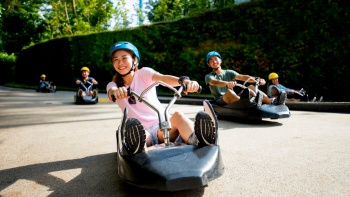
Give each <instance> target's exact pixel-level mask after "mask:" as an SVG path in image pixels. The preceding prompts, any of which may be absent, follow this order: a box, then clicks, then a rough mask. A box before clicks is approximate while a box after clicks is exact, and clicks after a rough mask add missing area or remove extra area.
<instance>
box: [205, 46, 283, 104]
mask: <svg viewBox="0 0 350 197" xmlns="http://www.w3.org/2000/svg"><path fill="white" fill-rule="evenodd" d="M206 63H207V65H208V66H209V67H210V68H211V72H210V73H209V74H207V75H206V76H205V83H206V84H208V85H209V88H210V92H211V94H212V95H213V96H214V99H215V101H216V103H217V104H218V105H220V106H224V105H228V104H231V103H233V102H237V101H238V100H240V95H239V94H237V93H236V92H235V91H234V90H233V88H234V87H235V85H236V81H243V82H245V81H247V80H248V81H247V82H249V83H255V82H256V81H255V79H256V78H254V77H252V76H249V75H242V74H239V73H238V72H236V71H234V70H229V69H227V70H224V69H222V68H221V63H222V60H221V56H220V54H219V53H218V52H216V51H211V52H209V53H208V54H207V56H206ZM259 83H260V85H265V84H266V81H265V79H262V78H260V81H259ZM248 88H249V89H250V90H252V91H250V92H251V94H250V95H251V96H255V94H256V98H257V99H258V98H259V97H261V94H262V99H261V102H262V103H264V104H276V105H280V104H284V101H285V99H286V93H285V92H281V94H279V96H278V98H274V99H270V98H269V97H268V96H267V95H266V94H265V93H263V92H262V91H258V92H255V87H254V86H253V85H250V86H248ZM254 92H255V94H254Z"/></svg>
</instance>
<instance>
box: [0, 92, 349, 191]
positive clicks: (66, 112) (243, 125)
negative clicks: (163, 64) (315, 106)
mask: <svg viewBox="0 0 350 197" xmlns="http://www.w3.org/2000/svg"><path fill="white" fill-rule="evenodd" d="M73 95H74V92H67V91H57V92H56V93H37V92H35V91H34V90H29V89H19V88H9V87H4V86H0V117H1V118H0V153H1V156H0V158H1V160H0V196H1V197H5V196H6V197H7V196H11V197H12V196H35V197H39V196H208V197H209V196H210V197H216V196H220V197H221V196H317V197H319V196H350V187H349V186H350V146H349V144H350V132H349V131H350V129H349V128H350V121H349V120H350V119H349V118H350V116H349V115H350V114H349V113H344V111H337V112H336V111H334V110H333V111H332V112H324V111H323V112H320V111H317V110H300V108H299V109H297V110H291V114H292V115H291V117H290V118H286V119H278V120H270V119H264V120H263V121H261V122H235V121H231V120H219V144H220V148H221V154H222V157H223V162H224V165H225V173H224V174H223V175H222V176H221V177H219V178H218V179H216V180H214V181H211V182H210V183H209V185H208V186H207V187H204V188H197V189H193V190H186V191H179V192H160V191H155V190H143V189H136V188H134V187H132V186H129V185H127V184H126V183H125V182H123V180H121V179H120V178H119V177H118V173H117V160H116V141H115V131H116V129H117V127H118V126H119V123H120V118H121V111H120V109H119V108H118V107H117V106H116V105H115V104H114V103H110V102H108V101H107V99H106V95H105V94H100V96H99V98H100V99H99V100H100V102H99V103H98V104H96V105H75V104H74V103H73ZM163 99H165V101H166V100H167V98H163ZM182 99H183V100H184V102H183V103H181V102H179V101H180V100H182ZM180 100H178V102H176V104H175V105H174V107H173V108H172V109H171V112H172V111H175V110H181V111H182V112H184V113H185V114H186V115H188V117H190V118H191V119H193V118H194V117H195V115H196V113H197V111H199V110H202V106H201V105H199V104H198V101H196V103H197V104H198V105H197V104H195V105H193V104H185V100H186V98H181V99H180ZM195 100H198V99H195ZM165 101H164V102H165ZM191 102H194V101H193V100H192V101H191ZM346 105H347V103H344V106H346ZM184 167H185V166H184Z"/></svg>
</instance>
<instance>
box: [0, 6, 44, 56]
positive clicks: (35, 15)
mask: <svg viewBox="0 0 350 197" xmlns="http://www.w3.org/2000/svg"><path fill="white" fill-rule="evenodd" d="M0 2H1V3H0V4H1V5H3V10H2V13H1V21H0V22H1V23H2V25H1V30H2V31H1V33H0V34H1V35H0V37H1V40H2V46H3V49H4V51H5V52H6V53H7V54H12V53H18V52H19V51H20V50H21V49H22V47H23V46H26V45H28V44H30V43H32V42H37V41H39V40H41V39H43V36H44V31H45V22H44V21H43V20H42V18H41V16H40V14H39V8H40V6H41V5H42V2H41V1H35V0H33V1H25V2H21V1H16V0H9V1H4V0H0Z"/></svg>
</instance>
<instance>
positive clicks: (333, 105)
mask: <svg viewBox="0 0 350 197" xmlns="http://www.w3.org/2000/svg"><path fill="white" fill-rule="evenodd" d="M158 99H159V101H160V102H161V103H169V102H170V100H171V99H172V97H171V96H158ZM204 100H212V98H202V97H201V98H189V97H181V98H180V99H178V100H176V104H185V105H203V101H204ZM286 105H287V107H288V108H289V110H300V111H316V112H343V113H350V102H320V103H318V102H314V103H312V102H287V103H286Z"/></svg>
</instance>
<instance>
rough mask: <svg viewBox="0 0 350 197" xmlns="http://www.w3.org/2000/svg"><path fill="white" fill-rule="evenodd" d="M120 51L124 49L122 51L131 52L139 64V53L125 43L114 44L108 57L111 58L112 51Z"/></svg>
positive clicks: (128, 43) (129, 44) (131, 45)
mask: <svg viewBox="0 0 350 197" xmlns="http://www.w3.org/2000/svg"><path fill="white" fill-rule="evenodd" d="M120 49H124V50H128V51H131V52H132V53H133V54H134V55H135V56H136V57H137V59H138V62H139V63H140V54H139V51H138V50H137V48H136V47H135V46H134V45H133V44H131V43H130V42H125V41H120V42H116V43H115V44H114V45H113V46H112V47H111V50H110V56H111V57H112V54H113V53H114V51H117V50H120Z"/></svg>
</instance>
